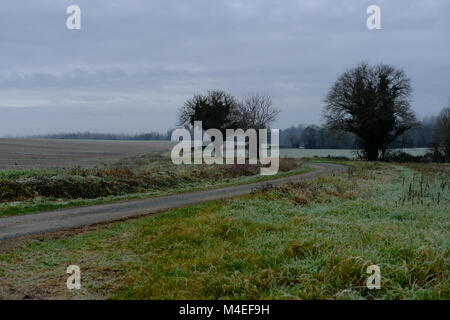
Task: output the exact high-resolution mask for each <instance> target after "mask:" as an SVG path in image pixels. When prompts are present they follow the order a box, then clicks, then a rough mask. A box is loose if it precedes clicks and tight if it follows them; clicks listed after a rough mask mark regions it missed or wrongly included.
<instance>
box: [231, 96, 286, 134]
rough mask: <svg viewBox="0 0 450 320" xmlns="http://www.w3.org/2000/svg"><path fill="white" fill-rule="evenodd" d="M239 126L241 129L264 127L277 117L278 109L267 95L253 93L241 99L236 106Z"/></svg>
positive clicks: (267, 126)
mask: <svg viewBox="0 0 450 320" xmlns="http://www.w3.org/2000/svg"><path fill="white" fill-rule="evenodd" d="M238 112H239V127H240V128H242V129H245V130H247V129H256V130H258V129H266V128H269V126H270V125H271V124H272V123H273V122H274V121H275V120H276V119H277V117H278V115H279V114H280V110H279V109H277V108H275V107H274V106H273V104H272V99H271V98H270V97H269V96H263V95H259V94H253V95H250V96H248V97H245V98H244V99H242V101H241V102H240V103H239V106H238Z"/></svg>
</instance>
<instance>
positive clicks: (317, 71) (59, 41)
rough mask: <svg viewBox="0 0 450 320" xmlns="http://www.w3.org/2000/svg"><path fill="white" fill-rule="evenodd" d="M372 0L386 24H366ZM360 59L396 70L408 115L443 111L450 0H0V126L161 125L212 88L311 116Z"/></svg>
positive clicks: (36, 130)
mask: <svg viewBox="0 0 450 320" xmlns="http://www.w3.org/2000/svg"><path fill="white" fill-rule="evenodd" d="M373 4H375V5H378V6H379V7H380V9H381V30H369V29H368V28H367V25H366V20H367V18H368V17H369V15H368V14H367V12H366V10H367V7H368V6H370V5H373ZM70 5H78V6H79V7H80V9H81V29H80V30H69V29H68V28H67V27H66V20H67V18H68V17H69V14H67V13H66V9H67V7H68V6H70ZM362 61H366V62H368V63H371V64H377V63H387V64H392V65H394V66H396V67H399V68H402V69H404V71H405V72H406V74H407V75H408V77H410V78H411V81H412V88H413V101H412V108H413V109H414V111H415V112H416V114H417V115H418V116H419V117H423V116H427V115H436V114H438V113H439V111H440V110H441V108H442V107H444V106H446V105H447V102H448V99H449V98H450V1H448V0H370V1H365V0H283V1H274V0H69V1H66V0H1V1H0V136H26V135H34V134H48V133H60V132H81V131H91V132H108V133H140V132H149V131H160V132H165V131H166V130H167V129H169V128H172V127H174V126H175V125H176V117H177V110H178V109H179V108H180V107H181V106H182V105H183V103H184V101H186V100H187V99H189V98H190V97H192V96H193V95H194V94H196V93H205V92H207V91H208V90H215V89H218V90H225V91H227V92H229V93H231V94H233V95H235V96H236V97H239V98H240V97H244V96H246V95H248V94H253V93H259V94H264V95H270V96H271V97H272V100H273V102H274V105H275V106H276V107H277V108H279V109H280V110H281V114H280V116H279V119H278V120H277V122H276V123H274V124H273V126H272V127H274V128H281V129H282V128H286V127H288V126H291V125H297V124H300V123H304V124H306V123H314V124H320V123H321V122H322V120H323V119H322V110H323V107H324V102H323V100H324V96H325V95H326V93H327V91H328V90H329V89H330V87H331V86H332V84H333V83H334V81H336V79H337V78H338V76H339V75H340V74H342V73H343V72H344V71H345V70H347V69H349V68H351V67H353V66H355V65H357V64H358V63H360V62H362Z"/></svg>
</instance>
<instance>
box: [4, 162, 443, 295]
mask: <svg viewBox="0 0 450 320" xmlns="http://www.w3.org/2000/svg"><path fill="white" fill-rule="evenodd" d="M435 170H437V171H435ZM449 172H450V170H449V167H448V166H445V167H442V168H441V169H439V170H438V169H436V168H433V167H430V166H428V165H421V164H414V165H413V166H409V165H406V166H404V165H387V164H370V163H353V169H352V170H351V171H350V172H349V173H348V174H343V175H337V176H329V177H321V178H319V179H316V180H314V181H305V182H300V183H295V184H286V185H283V186H280V187H277V188H273V189H267V188H266V189H264V190H261V191H260V192H256V193H254V194H251V195H246V196H242V197H238V198H233V199H227V200H222V201H214V202H209V203H205V204H201V205H195V206H189V207H186V208H181V209H176V210H171V211H169V212H167V213H164V214H160V215H155V216H149V217H144V218H139V219H136V220H133V221H128V222H123V223H114V224H111V225H109V226H108V227H107V228H105V229H102V230H97V231H91V232H87V233H83V234H79V235H76V236H72V237H68V238H63V239H57V240H47V241H35V242H33V243H30V244H26V245H24V246H22V247H20V248H16V249H14V250H13V251H9V252H4V253H2V254H0V297H2V298H24V297H28V298H88V299H99V298H111V299H449V298H450V289H449V284H450V283H449V281H450V280H449V279H450V273H449V267H450V265H449V261H450V259H449V253H450V250H449V249H450V243H449V239H450V237H449V231H450V219H449V214H450V210H449V208H450V192H449V186H448V178H449ZM421 181H422V182H421ZM425 183H427V184H428V185H429V187H428V188H427V191H426V192H420V191H418V190H420V188H421V185H422V188H424V187H423V186H424V184H425ZM411 190H415V191H417V192H415V191H414V192H411ZM422 190H423V189H422ZM438 193H440V194H441V195H440V201H439V202H437V201H435V199H437V194H438ZM72 264H75V265H79V266H80V268H81V272H82V289H81V290H78V291H74V292H70V291H68V290H67V289H66V279H67V274H66V273H65V271H66V268H67V266H68V265H72ZM373 264H376V265H378V266H380V268H381V286H382V288H381V290H369V289H367V287H366V285H365V283H366V279H367V277H368V274H366V269H367V267H368V266H370V265H373Z"/></svg>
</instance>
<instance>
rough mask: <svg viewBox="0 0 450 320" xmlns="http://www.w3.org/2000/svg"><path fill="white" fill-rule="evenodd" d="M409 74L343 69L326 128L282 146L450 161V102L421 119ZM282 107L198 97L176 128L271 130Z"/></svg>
mask: <svg viewBox="0 0 450 320" xmlns="http://www.w3.org/2000/svg"><path fill="white" fill-rule="evenodd" d="M411 94H412V88H411V84H410V79H409V78H408V77H407V76H406V74H405V72H404V71H403V70H401V69H398V68H396V67H394V66H391V65H386V64H378V65H374V66H371V65H369V64H368V63H365V62H364V63H360V64H359V65H357V66H356V67H354V68H351V69H349V70H347V71H345V72H344V73H343V74H342V75H341V76H340V77H339V78H338V79H337V80H336V82H335V83H334V85H333V86H332V87H331V89H330V90H329V92H328V93H327V95H326V97H325V107H324V110H323V118H324V120H325V121H324V124H323V125H322V126H318V125H297V126H292V127H290V128H288V129H285V130H281V131H280V145H281V146H283V147H291V148H300V147H303V148H307V149H339V148H341V149H342V148H345V149H357V150H360V151H359V152H360V156H361V158H364V159H366V160H370V161H377V160H379V159H386V155H387V154H388V153H389V150H390V149H395V148H431V149H432V153H431V154H432V156H431V158H432V160H434V161H449V160H450V101H449V106H448V107H446V108H443V110H442V111H441V113H440V114H439V115H438V116H435V117H427V118H424V119H422V120H417V117H416V115H415V113H414V111H413V110H412V108H411ZM279 113H280V109H278V108H276V107H275V106H274V105H273V103H272V99H271V98H270V97H269V96H265V95H260V94H252V95H249V96H246V97H244V98H242V99H237V98H236V97H234V96H233V95H231V94H229V93H227V92H225V91H220V90H213V91H208V92H207V93H206V94H196V95H194V96H193V97H192V98H190V99H188V100H187V101H186V102H185V103H184V105H183V106H182V107H181V108H180V109H179V113H178V123H177V125H178V126H183V127H191V128H192V126H193V125H194V122H195V121H202V125H203V129H204V130H205V131H206V130H208V129H218V130H220V131H221V132H222V133H223V134H225V131H226V129H243V130H247V129H256V130H258V129H269V128H270V126H271V124H272V123H273V122H275V121H276V119H277V117H278V115H279ZM172 130H173V129H171V130H168V131H167V133H166V134H160V133H147V134H138V135H126V134H125V135H124V134H122V135H114V134H96V133H89V132H85V133H78V134H73V133H72V134H67V133H66V134H57V135H46V136H40V137H46V138H60V139H106V140H119V139H120V140H170V136H171V132H172Z"/></svg>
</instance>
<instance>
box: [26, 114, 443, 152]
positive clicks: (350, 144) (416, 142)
mask: <svg viewBox="0 0 450 320" xmlns="http://www.w3.org/2000/svg"><path fill="white" fill-rule="evenodd" d="M436 121H437V117H427V118H424V119H423V120H421V121H420V123H419V126H418V127H416V128H414V129H411V130H408V131H407V132H405V133H404V134H403V135H401V136H400V137H399V138H398V139H397V140H396V141H395V142H394V143H393V144H392V145H391V147H392V148H428V147H430V145H431V143H432V140H433V135H434V132H435V129H436ZM171 133H172V129H171V130H168V131H167V132H166V133H160V132H150V133H140V134H126V133H123V134H115V133H93V132H75V133H56V134H48V135H39V136H33V137H32V138H42V139H84V140H141V141H142V140H159V141H161V140H170V138H171ZM280 145H281V146H282V147H286V148H300V147H302V148H306V149H356V148H357V143H356V138H355V136H354V135H353V134H351V133H346V132H340V131H331V130H328V129H326V128H325V127H323V126H318V125H298V126H291V127H290V128H287V129H284V130H280Z"/></svg>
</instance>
